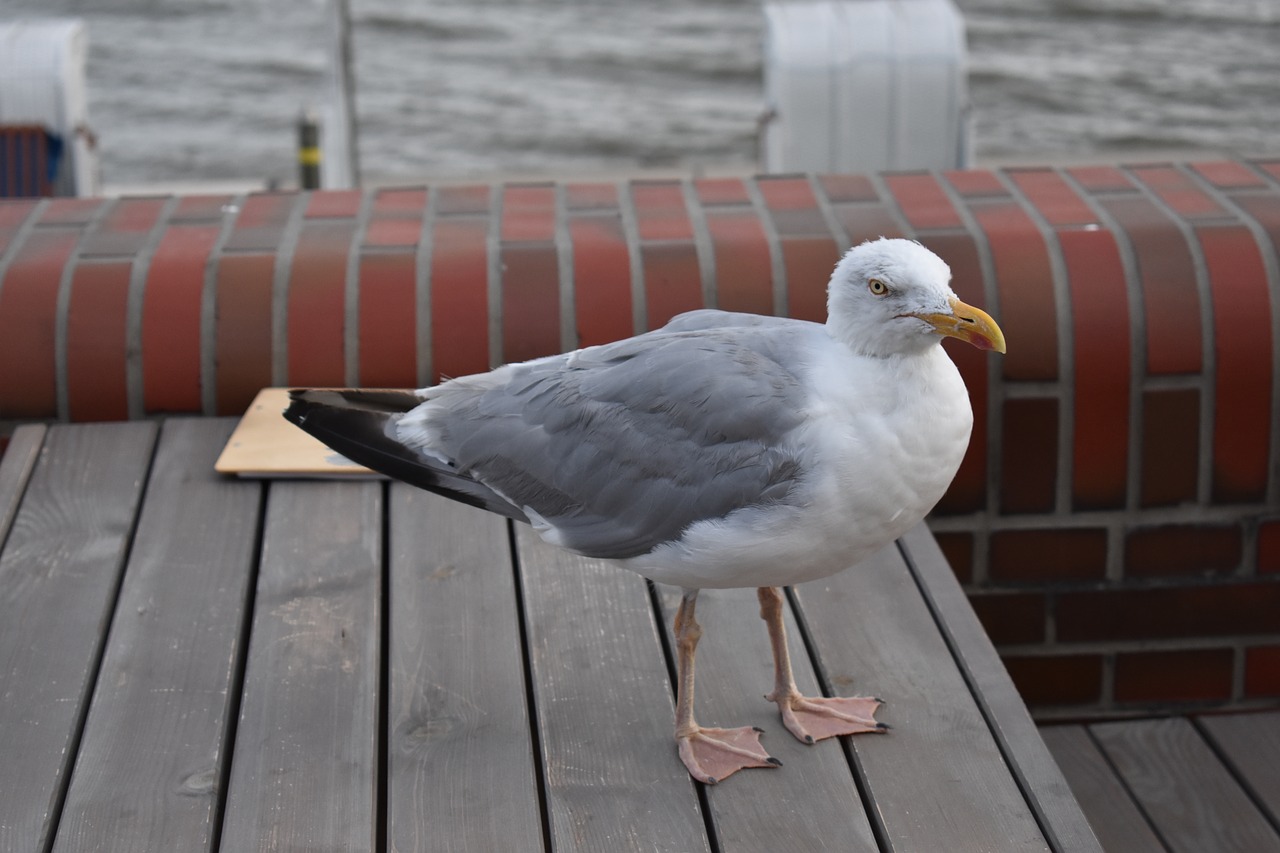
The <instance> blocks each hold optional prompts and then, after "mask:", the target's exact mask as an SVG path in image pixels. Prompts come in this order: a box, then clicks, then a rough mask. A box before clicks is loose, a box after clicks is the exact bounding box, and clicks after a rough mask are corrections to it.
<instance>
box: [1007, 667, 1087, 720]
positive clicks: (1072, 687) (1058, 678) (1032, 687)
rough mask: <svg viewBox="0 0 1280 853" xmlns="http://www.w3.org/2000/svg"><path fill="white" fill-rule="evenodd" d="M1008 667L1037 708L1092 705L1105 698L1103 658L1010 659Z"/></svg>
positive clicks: (1024, 694)
mask: <svg viewBox="0 0 1280 853" xmlns="http://www.w3.org/2000/svg"><path fill="white" fill-rule="evenodd" d="M1004 665H1005V668H1006V669H1008V670H1009V677H1010V678H1012V679H1013V683H1014V686H1015V687H1017V688H1018V692H1019V693H1020V694H1021V695H1022V699H1023V701H1025V702H1026V703H1027V704H1028V705H1031V706H1033V707H1034V706H1045V705H1088V704H1091V703H1094V702H1097V701H1098V700H1099V699H1100V698H1101V697H1102V656H1101V655H1035V656H1026V657H1020V656H1006V657H1005V658H1004Z"/></svg>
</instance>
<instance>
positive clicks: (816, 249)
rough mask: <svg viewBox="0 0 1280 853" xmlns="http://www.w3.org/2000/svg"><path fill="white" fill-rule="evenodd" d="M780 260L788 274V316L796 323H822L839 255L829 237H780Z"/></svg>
mask: <svg viewBox="0 0 1280 853" xmlns="http://www.w3.org/2000/svg"><path fill="white" fill-rule="evenodd" d="M781 241H782V261H783V265H784V267H785V269H786V274H787V314H788V315H789V316H791V317H795V318H796V319H799V320H811V321H813V322H815V323H824V322H826V319H827V285H828V284H829V283H830V281H831V273H832V271H833V270H834V269H835V266H836V262H837V261H839V260H840V252H839V250H838V249H837V248H836V244H835V242H834V241H833V240H832V239H831V238H830V237H800V236H794V237H786V236H784V237H782V238H781Z"/></svg>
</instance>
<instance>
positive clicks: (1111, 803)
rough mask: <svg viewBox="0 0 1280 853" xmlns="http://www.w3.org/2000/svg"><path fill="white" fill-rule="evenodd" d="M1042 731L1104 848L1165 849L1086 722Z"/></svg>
mask: <svg viewBox="0 0 1280 853" xmlns="http://www.w3.org/2000/svg"><path fill="white" fill-rule="evenodd" d="M1041 734H1043V736H1044V741H1045V743H1047V744H1048V745H1049V749H1050V751H1052V752H1053V757H1054V758H1056V759H1057V761H1058V766H1059V767H1061V768H1062V773H1063V775H1064V776H1066V777H1067V781H1068V782H1069V783H1070V784H1071V790H1072V791H1074V792H1075V794H1076V797H1077V798H1078V799H1079V801H1080V805H1081V807H1082V808H1083V809H1084V812H1085V814H1086V815H1087V816H1088V818H1089V822H1090V824H1092V826H1093V829H1094V831H1095V833H1096V834H1097V837H1098V841H1099V842H1100V843H1101V844H1102V847H1103V849H1104V850H1116V851H1124V853H1164V849H1165V847H1164V845H1163V844H1161V843H1160V839H1159V838H1157V837H1156V834H1155V833H1154V832H1152V831H1151V827H1150V826H1149V825H1148V824H1147V819H1146V818H1145V817H1143V815H1142V812H1141V811H1139V810H1138V807H1137V805H1135V804H1134V802H1133V799H1132V798H1131V797H1130V796H1129V792H1128V791H1126V790H1125V788H1124V784H1123V783H1121V781H1120V779H1119V777H1117V776H1116V774H1115V773H1114V772H1113V771H1112V769H1111V766H1110V765H1109V764H1107V760H1106V758H1105V757H1104V756H1103V755H1102V753H1101V752H1100V751H1099V750H1098V746H1097V744H1095V743H1094V742H1093V738H1091V737H1089V732H1088V731H1087V730H1086V729H1085V727H1084V726H1050V727H1047V728H1045V729H1043V730H1042V731H1041Z"/></svg>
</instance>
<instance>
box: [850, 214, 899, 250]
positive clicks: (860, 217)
mask: <svg viewBox="0 0 1280 853" xmlns="http://www.w3.org/2000/svg"><path fill="white" fill-rule="evenodd" d="M834 213H835V217H836V221H837V222H839V223H840V227H841V228H843V229H844V233H845V234H846V235H848V238H849V245H850V246H856V245H858V244H859V243H863V242H865V241H867V240H874V239H876V238H877V237H905V236H906V234H904V233H903V231H902V228H900V227H899V226H898V221H897V220H896V219H894V218H893V214H892V213H890V212H889V208H888V207H886V206H884V205H883V204H857V205H854V204H837V205H834ZM846 248H847V247H846Z"/></svg>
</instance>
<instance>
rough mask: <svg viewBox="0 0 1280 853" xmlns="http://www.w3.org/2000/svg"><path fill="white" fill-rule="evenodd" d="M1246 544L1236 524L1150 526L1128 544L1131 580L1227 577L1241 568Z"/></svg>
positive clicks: (1134, 533)
mask: <svg viewBox="0 0 1280 853" xmlns="http://www.w3.org/2000/svg"><path fill="white" fill-rule="evenodd" d="M1242 549H1243V544H1242V542H1241V537H1240V528H1239V527H1237V526H1235V525H1229V526H1217V527H1200V526H1187V525H1180V526H1167V527H1147V528H1141V529H1138V530H1134V531H1131V532H1130V533H1129V536H1128V539H1127V540H1126V542H1125V558H1124V565H1125V574H1126V575H1128V576H1130V577H1161V576H1170V575H1197V574H1223V573H1226V572H1231V571H1234V570H1235V569H1236V568H1237V567H1238V566H1239V565H1240V558H1241V554H1242Z"/></svg>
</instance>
